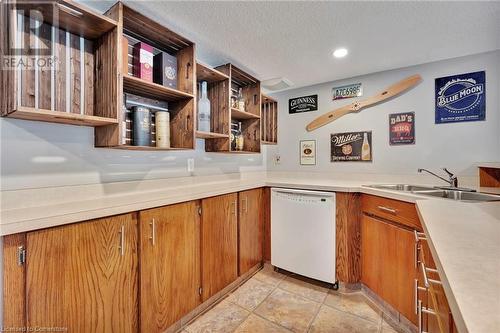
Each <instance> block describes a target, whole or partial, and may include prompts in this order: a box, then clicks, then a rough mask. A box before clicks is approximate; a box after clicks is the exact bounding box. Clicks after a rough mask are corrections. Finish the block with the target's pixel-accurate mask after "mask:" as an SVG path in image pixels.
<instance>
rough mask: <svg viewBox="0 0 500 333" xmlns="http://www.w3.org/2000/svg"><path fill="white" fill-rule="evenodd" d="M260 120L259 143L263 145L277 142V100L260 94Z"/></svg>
mask: <svg viewBox="0 0 500 333" xmlns="http://www.w3.org/2000/svg"><path fill="white" fill-rule="evenodd" d="M261 121H262V129H261V133H262V136H261V139H260V140H261V143H262V144H263V145H276V144H278V102H277V101H276V100H275V99H273V98H272V97H269V96H266V95H264V94H262V119H261Z"/></svg>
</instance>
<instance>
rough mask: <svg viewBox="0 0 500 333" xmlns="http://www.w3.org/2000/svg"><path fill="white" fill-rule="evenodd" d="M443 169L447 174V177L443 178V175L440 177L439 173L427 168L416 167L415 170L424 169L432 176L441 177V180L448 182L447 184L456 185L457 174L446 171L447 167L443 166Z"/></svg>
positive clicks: (420, 171)
mask: <svg viewBox="0 0 500 333" xmlns="http://www.w3.org/2000/svg"><path fill="white" fill-rule="evenodd" d="M443 170H444V171H445V172H446V173H447V174H448V179H446V178H443V177H441V176H439V175H437V174H435V173H434V172H432V171H429V170H427V169H422V168H419V169H417V171H418V172H419V173H422V172H423V171H425V172H427V173H428V174H431V175H433V176H434V177H437V178H439V179H441V180H443V181H445V182H447V183H448V184H450V186H452V187H458V178H457V176H455V175H454V174H453V173H451V172H450V171H448V169H446V168H443Z"/></svg>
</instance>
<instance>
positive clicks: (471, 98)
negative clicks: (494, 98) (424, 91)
mask: <svg viewBox="0 0 500 333" xmlns="http://www.w3.org/2000/svg"><path fill="white" fill-rule="evenodd" d="M435 93H436V106H435V107H436V124H443V123H454V122H463V121H478V120H485V119H486V73H485V71H481V72H474V73H467V74H460V75H453V76H447V77H441V78H438V79H436V81H435Z"/></svg>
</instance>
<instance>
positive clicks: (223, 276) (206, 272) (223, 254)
mask: <svg viewBox="0 0 500 333" xmlns="http://www.w3.org/2000/svg"><path fill="white" fill-rule="evenodd" d="M201 205H202V218H201V285H202V300H203V301H205V300H207V299H209V298H210V297H211V296H213V295H215V294H216V293H217V292H219V291H221V290H222V289H224V288H225V287H226V286H228V285H229V284H230V283H231V282H233V281H235V280H236V279H237V278H238V194H237V193H231V194H226V195H221V196H217V197H212V198H207V199H203V200H202V201H201Z"/></svg>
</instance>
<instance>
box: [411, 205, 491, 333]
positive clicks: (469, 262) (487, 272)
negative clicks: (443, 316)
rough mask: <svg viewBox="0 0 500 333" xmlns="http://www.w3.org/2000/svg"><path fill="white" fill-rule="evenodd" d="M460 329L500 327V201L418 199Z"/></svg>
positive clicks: (484, 332)
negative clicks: (472, 201) (467, 201)
mask: <svg viewBox="0 0 500 333" xmlns="http://www.w3.org/2000/svg"><path fill="white" fill-rule="evenodd" d="M417 210H418V213H419V216H420V219H421V222H422V225H423V228H424V231H425V234H426V235H427V242H428V244H429V247H430V250H431V252H432V256H433V258H434V261H435V262H436V266H437V269H438V271H439V275H440V278H441V281H442V282H443V287H444V290H445V293H446V297H447V299H448V303H449V304H450V308H451V310H452V313H453V317H454V319H455V323H456V325H457V328H458V329H459V332H471V333H472V332H477V333H489V332H491V333H497V332H500V203H474V204H470V203H468V204H464V203H460V202H456V201H451V200H448V201H444V200H440V201H436V200H419V201H417Z"/></svg>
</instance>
